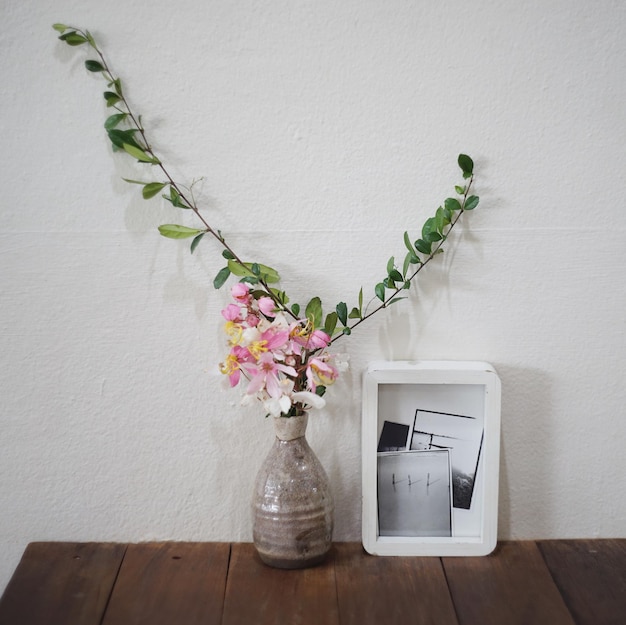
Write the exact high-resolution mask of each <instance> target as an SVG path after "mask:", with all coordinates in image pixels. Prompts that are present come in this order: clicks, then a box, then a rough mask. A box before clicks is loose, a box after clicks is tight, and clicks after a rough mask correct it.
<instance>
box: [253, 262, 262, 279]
mask: <svg viewBox="0 0 626 625" xmlns="http://www.w3.org/2000/svg"><path fill="white" fill-rule="evenodd" d="M250 271H251V272H252V273H253V274H254V275H255V276H256V277H257V278H259V277H260V276H261V268H260V267H259V263H252V266H251V267H250Z"/></svg>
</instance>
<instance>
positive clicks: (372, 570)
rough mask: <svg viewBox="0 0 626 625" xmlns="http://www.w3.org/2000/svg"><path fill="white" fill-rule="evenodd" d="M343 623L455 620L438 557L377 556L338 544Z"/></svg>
mask: <svg viewBox="0 0 626 625" xmlns="http://www.w3.org/2000/svg"><path fill="white" fill-rule="evenodd" d="M336 550H337V555H336V563H335V567H336V577H337V598H338V605H339V615H340V621H341V624H342V625H368V624H370V623H372V624H374V623H376V624H379V623H384V624H385V625H396V624H398V625H407V623H411V625H457V623H458V621H457V618H456V615H455V613H454V606H453V604H452V600H451V598H450V594H449V592H448V586H447V584H446V578H445V575H444V572H443V567H442V565H441V560H440V559H439V558H409V557H376V556H370V555H368V554H367V553H365V551H364V550H363V547H361V545H359V544H354V543H343V544H341V543H340V544H337V545H336Z"/></svg>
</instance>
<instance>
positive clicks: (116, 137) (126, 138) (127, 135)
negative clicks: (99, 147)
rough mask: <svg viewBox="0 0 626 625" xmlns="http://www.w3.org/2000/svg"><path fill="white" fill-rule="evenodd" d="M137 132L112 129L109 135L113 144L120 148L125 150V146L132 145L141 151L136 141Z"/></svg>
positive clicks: (132, 129)
mask: <svg viewBox="0 0 626 625" xmlns="http://www.w3.org/2000/svg"><path fill="white" fill-rule="evenodd" d="M136 132H137V129H136V128H129V129H128V130H120V129H119V128H111V129H110V130H107V135H108V136H109V140H110V141H111V143H112V144H113V145H115V146H117V147H118V148H121V149H124V144H125V143H127V144H128V145H132V146H133V147H135V148H139V149H140V150H141V146H140V145H139V144H138V143H137V141H135V137H134V134H135V133H136Z"/></svg>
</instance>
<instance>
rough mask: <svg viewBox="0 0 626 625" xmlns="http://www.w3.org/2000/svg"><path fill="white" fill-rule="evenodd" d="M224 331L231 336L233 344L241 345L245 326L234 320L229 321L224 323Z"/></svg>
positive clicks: (230, 339)
mask: <svg viewBox="0 0 626 625" xmlns="http://www.w3.org/2000/svg"><path fill="white" fill-rule="evenodd" d="M224 332H226V335H227V336H228V338H229V341H230V344H231V345H239V343H241V337H242V336H243V328H242V327H241V326H240V325H239V324H238V323H235V322H234V321H227V322H226V324H225V325H224Z"/></svg>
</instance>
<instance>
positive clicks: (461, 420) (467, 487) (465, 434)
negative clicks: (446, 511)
mask: <svg viewBox="0 0 626 625" xmlns="http://www.w3.org/2000/svg"><path fill="white" fill-rule="evenodd" d="M482 440H483V424H482V419H481V418H479V417H475V416H469V415H461V414H454V413H448V412H440V411H434V410H422V409H419V408H418V409H417V410H416V411H415V421H414V424H413V431H412V434H411V443H410V449H412V450H434V449H446V450H448V451H449V452H450V463H451V466H452V496H453V505H454V507H455V508H465V509H469V508H470V506H471V503H472V495H473V492H474V483H475V479H476V471H477V469H478V460H479V458H480V451H481V447H482Z"/></svg>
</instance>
